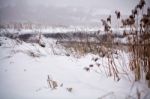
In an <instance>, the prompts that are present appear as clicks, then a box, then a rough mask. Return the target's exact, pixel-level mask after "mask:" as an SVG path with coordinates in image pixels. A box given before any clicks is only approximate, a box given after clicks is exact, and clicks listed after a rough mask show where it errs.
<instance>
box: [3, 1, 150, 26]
mask: <svg viewBox="0 0 150 99" xmlns="http://www.w3.org/2000/svg"><path fill="white" fill-rule="evenodd" d="M138 1H139V0H0V22H5V21H7V22H14V21H18V22H20V21H29V22H37V23H48V24H51V25H79V24H97V23H98V20H99V18H103V17H104V16H105V15H109V14H114V11H115V10H120V11H121V12H122V13H124V15H128V14H130V13H131V9H132V8H134V7H135V5H136V4H137V3H138ZM146 1H147V6H149V5H150V0H146Z"/></svg>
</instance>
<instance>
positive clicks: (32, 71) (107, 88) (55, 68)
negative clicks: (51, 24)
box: [0, 37, 150, 99]
mask: <svg viewBox="0 0 150 99" xmlns="http://www.w3.org/2000/svg"><path fill="white" fill-rule="evenodd" d="M43 40H44V41H45V42H46V47H45V48H42V47H40V46H39V45H38V44H31V43H25V42H22V44H20V43H17V42H16V41H15V40H11V39H9V38H5V37H0V43H2V46H0V99H137V94H136V92H137V89H138V90H139V91H140V92H141V99H150V94H149V93H150V89H148V88H147V84H146V82H144V81H138V82H134V77H132V73H131V72H129V71H128V73H129V74H130V75H131V76H130V80H129V79H128V77H127V76H125V75H122V74H120V77H121V79H120V80H119V81H114V79H113V77H107V76H106V74H105V73H104V72H103V70H102V72H100V71H98V68H97V67H93V69H92V70H90V71H88V72H87V71H85V70H84V69H83V68H84V67H88V66H89V65H90V64H94V62H93V61H92V60H91V59H92V58H93V57H97V56H96V55H92V54H88V55H86V56H83V57H80V58H75V57H73V56H66V55H65V54H61V53H62V52H64V53H65V50H63V49H62V48H57V47H56V45H55V41H54V40H52V39H49V40H47V39H43ZM55 47H56V48H57V50H55V51H57V53H58V55H54V53H53V52H54V49H52V48H55ZM32 51H33V52H35V53H36V54H37V55H39V57H32V56H29V52H32ZM128 55H129V54H128V53H125V52H122V51H120V56H119V58H118V59H116V60H115V61H116V64H117V66H122V68H124V66H126V65H127V64H128V63H129V61H128V58H129V57H128ZM99 63H100V64H103V66H105V65H106V64H107V59H106V58H100V59H99ZM126 70H128V68H126ZM120 71H121V69H120ZM48 75H49V76H50V77H51V78H52V79H53V80H55V81H56V82H57V84H58V87H57V88H56V89H54V90H52V89H51V88H50V87H49V85H48V83H47V77H48ZM61 84H63V86H60V85H61ZM67 88H72V91H71V92H69V91H67V90H66V89H67Z"/></svg>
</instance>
